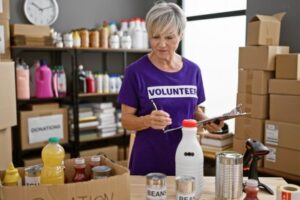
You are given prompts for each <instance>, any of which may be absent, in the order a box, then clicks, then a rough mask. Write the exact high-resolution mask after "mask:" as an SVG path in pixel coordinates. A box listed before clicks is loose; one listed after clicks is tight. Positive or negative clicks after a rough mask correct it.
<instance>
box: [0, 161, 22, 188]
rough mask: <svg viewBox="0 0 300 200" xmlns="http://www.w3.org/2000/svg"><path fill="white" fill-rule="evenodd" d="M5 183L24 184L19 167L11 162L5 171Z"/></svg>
mask: <svg viewBox="0 0 300 200" xmlns="http://www.w3.org/2000/svg"><path fill="white" fill-rule="evenodd" d="M3 185H5V186H16V185H17V186H18V185H22V179H21V176H20V174H19V172H18V169H16V168H15V167H14V164H13V163H12V162H11V163H10V164H9V166H8V168H7V169H6V171H5V175H4V179H3Z"/></svg>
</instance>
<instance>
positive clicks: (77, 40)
mask: <svg viewBox="0 0 300 200" xmlns="http://www.w3.org/2000/svg"><path fill="white" fill-rule="evenodd" d="M73 46H74V47H76V48H79V47H80V46H81V40H80V35H79V32H78V31H74V32H73Z"/></svg>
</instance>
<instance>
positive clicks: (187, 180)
mask: <svg viewBox="0 0 300 200" xmlns="http://www.w3.org/2000/svg"><path fill="white" fill-rule="evenodd" d="M195 196H196V191H195V178H194V177H193V176H177V177H176V200H183V199H186V200H194V199H195Z"/></svg>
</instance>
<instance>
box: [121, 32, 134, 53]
mask: <svg viewBox="0 0 300 200" xmlns="http://www.w3.org/2000/svg"><path fill="white" fill-rule="evenodd" d="M131 46H132V40H131V36H130V35H129V33H128V31H124V32H123V35H122V37H121V48H122V49H131Z"/></svg>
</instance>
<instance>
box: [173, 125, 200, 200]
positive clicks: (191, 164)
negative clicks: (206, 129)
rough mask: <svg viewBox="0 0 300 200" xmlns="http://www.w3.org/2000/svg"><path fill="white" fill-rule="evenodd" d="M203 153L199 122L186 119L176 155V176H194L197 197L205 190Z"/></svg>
mask: <svg viewBox="0 0 300 200" xmlns="http://www.w3.org/2000/svg"><path fill="white" fill-rule="evenodd" d="M203 160H204V158H203V151H202V148H201V146H200V144H199V141H198V139H197V122H196V120H193V119H185V120H183V122H182V139H181V141H180V143H179V145H178V147H177V150H176V155H175V165H176V166H175V169H176V176H193V177H194V178H195V185H196V191H195V192H196V197H197V198H199V197H200V195H201V192H202V190H203Z"/></svg>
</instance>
